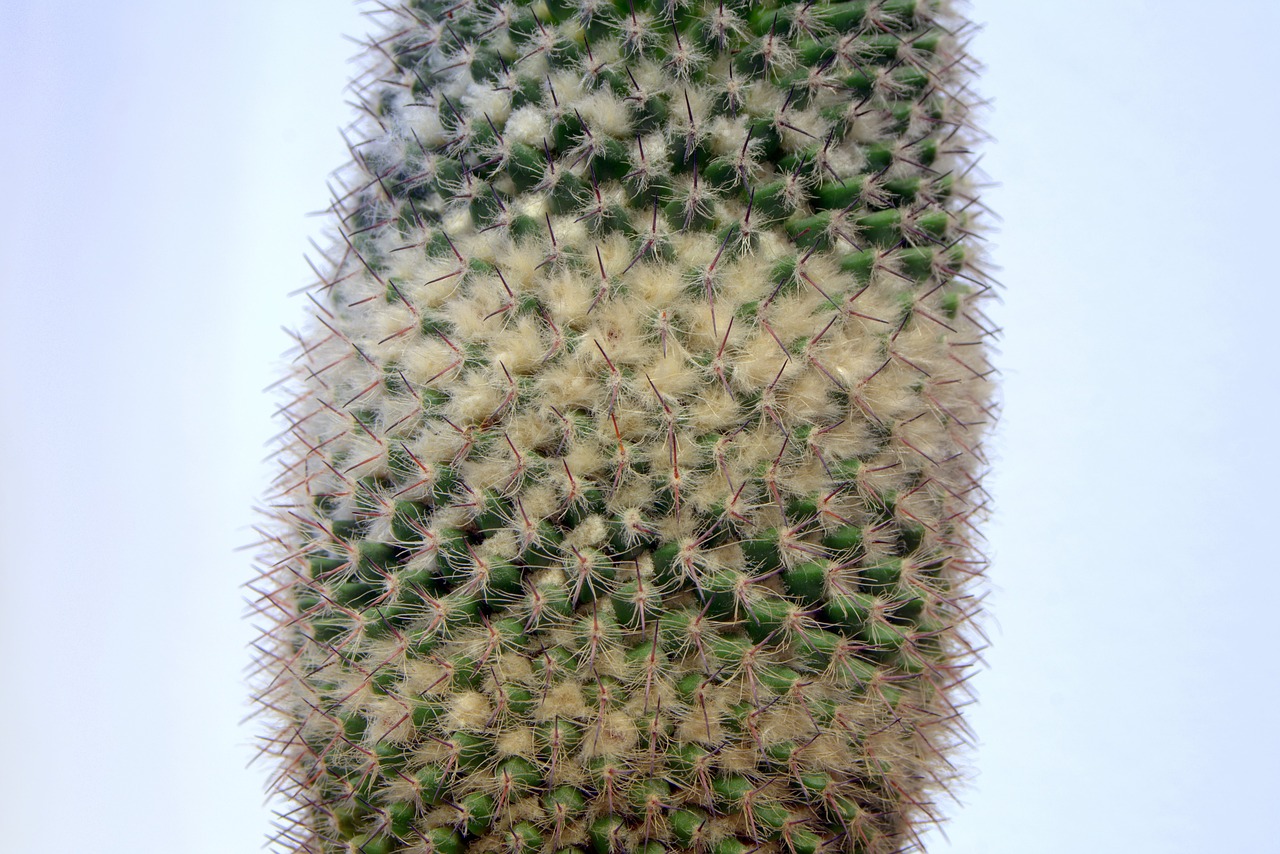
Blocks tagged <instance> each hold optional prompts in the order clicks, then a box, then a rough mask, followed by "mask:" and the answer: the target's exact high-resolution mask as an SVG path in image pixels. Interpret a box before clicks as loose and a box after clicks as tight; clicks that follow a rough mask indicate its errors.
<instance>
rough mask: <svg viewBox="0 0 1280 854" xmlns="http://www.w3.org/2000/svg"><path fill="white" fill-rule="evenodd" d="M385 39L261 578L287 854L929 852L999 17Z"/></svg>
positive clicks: (315, 295)
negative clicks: (919, 847)
mask: <svg viewBox="0 0 1280 854" xmlns="http://www.w3.org/2000/svg"><path fill="white" fill-rule="evenodd" d="M379 6H380V11H379V14H380V15H381V16H382V17H383V18H384V19H385V20H384V21H383V23H384V25H385V28H384V32H383V34H382V35H381V36H380V37H378V39H377V40H376V42H375V43H374V44H373V49H372V50H371V51H370V56H371V57H372V60H371V63H370V64H371V66H372V67H371V69H370V71H369V72H368V73H367V74H366V76H364V77H362V78H361V79H359V80H357V81H356V84H355V87H354V91H355V92H356V95H357V96H358V99H359V102H360V104H359V106H360V108H361V112H362V116H363V118H362V120H361V124H360V132H361V133H362V134H363V137H362V138H361V140H360V141H359V142H357V143H354V144H353V147H352V151H353V155H354V163H353V165H352V167H351V169H350V171H349V173H348V174H347V176H346V183H345V186H344V188H343V189H342V191H341V192H340V193H339V198H338V200H337V201H336V203H335V209H336V211H337V213H338V216H339V217H340V220H339V221H340V229H341V233H340V235H339V236H338V239H337V240H336V244H335V245H336V246H337V247H339V248H338V250H336V251H335V254H334V256H333V257H332V258H330V259H329V266H328V269H327V270H326V271H325V273H324V279H323V281H322V282H320V283H319V285H318V286H317V287H316V288H315V290H314V291H313V292H312V294H311V297H312V301H313V303H314V306H315V310H314V322H312V323H311V324H310V329H309V331H308V332H306V333H304V334H303V335H301V336H300V341H301V342H302V343H301V345H300V347H299V349H298V352H297V359H296V361H295V365H296V373H295V376H294V379H293V387H292V390H293V393H295V395H296V396H295V397H293V398H292V399H291V400H290V401H288V403H287V404H286V406H285V414H286V418H287V419H288V422H289V423H288V429H287V437H286V441H285V442H284V443H283V445H282V449H281V454H280V459H281V461H282V469H281V474H280V478H279V491H278V494H277V495H275V496H274V497H273V499H272V505H273V507H274V509H275V510H276V512H277V516H278V520H279V521H278V524H277V525H276V528H275V530H274V532H273V535H272V542H273V543H274V544H275V545H277V546H278V547H279V549H280V551H281V553H280V555H279V557H278V559H277V560H274V561H272V562H271V563H270V565H269V566H268V567H267V568H266V569H265V571H264V573H263V576H262V578H261V579H260V581H259V588H260V591H261V593H262V595H263V598H262V600H261V601H262V610H263V611H264V612H266V613H270V614H271V615H272V617H273V620H274V622H275V626H274V627H273V628H272V629H270V630H269V631H268V633H267V636H266V638H265V639H264V643H263V648H264V649H265V650H266V653H265V654H266V662H267V664H268V667H267V670H268V671H269V674H270V684H269V685H268V686H267V687H266V688H265V690H264V692H263V695H262V701H263V703H264V704H265V705H266V707H267V708H269V709H270V710H271V712H272V713H273V715H274V716H275V717H276V718H277V720H278V721H279V723H280V729H279V731H278V732H276V733H274V734H273V736H272V738H271V741H270V744H271V745H272V746H273V748H274V749H275V750H276V751H277V752H278V753H280V754H281V756H282V764H281V769H282V770H281V772H280V774H279V776H278V778H277V780H276V788H277V790H278V791H279V792H281V793H283V794H284V795H286V796H288V797H290V798H292V799H293V801H294V802H295V804H296V808H295V809H292V810H290V811H287V812H284V813H283V814H282V824H281V832H280V834H279V836H278V837H277V840H276V843H277V846H278V847H279V848H280V849H281V850H289V851H308V852H316V854H321V852H324V854H329V852H364V854H384V852H385V854H391V852H442V854H462V852H482V851H483V852H489V851H498V852H512V854H514V852H571V853H572V854H586V852H597V854H611V852H655V854H656V852H666V851H690V852H695V851H696V852H710V853H711V854H745V852H793V854H818V852H827V851H847V852H866V854H878V853H879V852H893V851H900V850H905V849H907V848H910V847H912V846H913V845H915V844H916V841H917V839H918V833H919V830H920V828H921V827H922V826H924V825H925V824H926V823H928V822H931V821H934V820H936V819H937V818H938V815H937V812H936V810H935V808H934V806H933V803H934V798H935V796H936V795H937V794H938V793H939V792H940V791H942V790H943V789H944V788H945V786H946V784H947V782H948V780H949V779H950V778H951V776H952V771H951V770H950V768H951V766H950V763H949V762H948V759H947V757H948V755H949V754H948V751H949V750H950V748H952V747H953V746H954V744H955V743H956V742H957V741H960V740H962V735H963V733H962V725H961V724H960V723H959V717H958V714H957V706H958V705H960V703H959V700H960V699H961V698H962V697H963V687H962V686H963V682H964V676H965V674H966V670H965V668H966V667H967V666H968V665H969V664H970V663H971V659H972V648H971V646H970V645H969V642H968V640H967V639H966V633H965V631H964V627H965V624H966V622H967V620H968V618H969V617H970V616H971V615H972V613H973V611H974V599H975V595H974V591H973V589H972V587H971V583H970V582H971V580H972V579H973V578H974V577H976V576H977V575H978V574H979V573H980V571H981V568H982V558H981V556H980V555H979V554H978V552H977V551H976V550H975V548H974V547H973V544H972V542H971V540H972V539H973V537H974V535H973V533H972V525H973V522H974V520H975V518H976V517H977V516H978V515H980V512H981V509H982V506H983V497H982V495H983V493H982V491H981V487H980V485H979V481H978V478H979V476H980V474H981V470H982V468H983V465H982V457H981V451H980V440H981V438H982V435H983V431H984V429H985V427H984V425H985V423H986V422H987V421H988V420H989V414H988V413H989V409H990V405H989V403H988V400H987V398H988V376H989V374H990V369H989V367H988V365H987V363H986V361H985V355H984V352H985V351H984V346H983V344H984V339H985V338H986V337H987V336H988V335H989V327H988V325H987V324H986V323H985V321H984V320H983V317H982V314H981V311H980V306H981V300H982V297H983V295H984V293H985V291H986V290H987V286H986V284H985V282H986V279H985V278H984V276H983V274H982V271H981V267H980V264H979V260H978V257H977V256H978V252H977V248H976V246H975V244H974V241H973V240H972V239H971V238H970V236H969V235H970V232H971V231H972V228H973V222H972V215H973V214H972V212H973V211H975V210H977V209H978V205H977V204H976V201H975V199H974V197H973V195H972V192H973V191H972V188H971V183H970V182H969V181H967V180H966V179H965V177H964V173H965V170H966V168H967V167H968V166H969V165H970V164H969V161H968V160H967V151H966V148H965V146H966V144H967V142H968V141H969V140H971V139H972V138H974V137H975V134H973V133H972V132H970V130H969V126H968V114H969V113H968V108H967V106H966V103H965V97H964V87H965V84H966V79H965V74H966V73H967V72H966V71H965V69H966V63H965V57H964V54H963V50H962V46H961V44H960V41H961V37H960V36H959V35H958V33H961V32H962V31H963V25H962V22H961V21H960V19H959V18H957V17H956V16H955V15H954V14H953V13H952V12H950V11H949V10H948V9H946V8H944V7H942V6H941V5H939V4H937V3H934V2H929V0H914V2H913V0H871V2H845V3H830V4H827V3H819V4H800V3H788V2H786V0H766V2H763V3H759V4H751V5H747V4H742V3H728V2H724V3H721V2H714V0H683V1H682V0H629V2H621V0H537V2H535V3H532V4H529V3H520V2H506V3H496V2H484V3H479V2H471V0H462V2H459V3H458V4H456V5H449V4H445V3H436V2H414V3H408V4H406V5H403V6H399V7H391V6H386V5H383V4H379Z"/></svg>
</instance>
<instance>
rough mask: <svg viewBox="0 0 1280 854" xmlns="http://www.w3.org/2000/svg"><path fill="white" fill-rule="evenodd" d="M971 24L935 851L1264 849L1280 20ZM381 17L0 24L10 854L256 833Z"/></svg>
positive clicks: (4, 797)
mask: <svg viewBox="0 0 1280 854" xmlns="http://www.w3.org/2000/svg"><path fill="white" fill-rule="evenodd" d="M971 8H972V14H973V16H974V17H975V18H976V19H978V20H980V21H985V22H986V29H985V31H984V32H982V33H981V34H980V35H979V36H978V37H977V38H976V39H975V41H974V51H975V53H976V54H977V56H978V57H979V58H980V59H982V60H983V61H984V62H985V63H986V64H987V65H988V71H987V73H986V75H985V76H984V77H983V78H982V79H981V81H980V82H979V83H978V90H979V91H980V92H981V93H983V94H984V95H986V96H988V97H990V98H991V99H993V100H994V102H995V104H994V109H993V110H992V111H991V113H990V115H989V117H988V119H987V120H986V126H987V127H988V128H989V129H990V131H991V132H992V134H993V135H994V136H995V137H996V138H997V140H998V142H997V143H996V144H993V145H991V146H989V147H988V149H987V156H986V159H985V160H984V161H983V164H984V167H985V169H986V171H987V172H988V173H989V174H991V175H992V176H994V177H995V178H996V179H998V180H999V181H1000V182H1002V186H1001V187H999V188H993V189H992V190H991V191H990V192H989V193H988V194H987V196H986V199H987V201H988V202H989V203H990V205H991V206H992V207H993V208H995V209H996V210H997V211H998V212H999V213H1000V214H1001V215H1002V216H1003V217H1004V220H1005V221H1004V223H1003V225H1002V227H1001V229H1000V231H999V232H998V233H996V234H994V235H992V239H993V241H994V243H995V255H996V258H997V259H998V260H999V261H1000V263H1001V264H1002V265H1003V267H1004V269H1003V271H1002V273H1001V274H1000V277H1001V280H1002V281H1003V282H1004V283H1005V285H1006V289H1005V291H1004V299H1005V302H1004V304H1003V305H1001V306H997V307H994V308H993V313H994V314H995V316H996V318H997V319H998V321H999V322H1000V323H1001V324H1002V325H1003V326H1004V327H1005V329H1006V336H1005V338H1004V339H1003V342H1002V353H1001V354H1000V355H999V357H998V359H999V364H1000V365H1001V366H1002V368H1003V369H1004V372H1005V391H1004V394H1005V398H1006V406H1005V417H1004V421H1003V424H1002V427H1001V431H1000V433H999V435H998V436H997V438H996V439H995V440H994V442H993V443H992V455H993V457H994V460H995V463H996V467H997V475H996V476H995V477H994V478H993V479H992V480H991V484H990V485H991V489H992V491H993V492H994V494H995V506H996V508H997V516H996V517H995V519H994V520H993V524H992V525H991V526H990V529H989V530H990V535H991V548H990V551H991V553H992V556H993V557H994V559H995V565H994V568H993V570H992V572H991V577H992V580H993V582H994V590H993V593H992V595H991V597H990V606H991V611H992V617H991V619H990V620H989V622H988V630H989V632H990V634H991V637H992V642H993V646H992V648H991V650H990V651H989V653H988V654H987V661H988V663H989V665H990V669H989V670H986V671H984V672H981V673H979V674H978V675H977V676H976V678H975V679H974V684H975V685H976V686H977V688H978V690H979V692H980V693H981V695H982V702H981V704H980V705H979V706H977V707H976V708H975V709H974V710H973V711H972V713H971V716H970V720H971V722H972V724H973V726H974V728H975V729H976V731H977V735H978V737H979V739H980V741H981V747H980V749H979V750H977V751H976V752H975V753H974V754H973V756H972V761H973V763H974V764H975V765H976V766H977V767H978V768H979V769H980V772H981V773H980V774H979V775H978V776H976V777H975V778H974V780H973V781H972V782H971V783H970V785H969V786H968V787H967V788H966V789H965V790H964V791H963V792H961V793H960V795H961V798H962V800H963V801H964V802H965V803H966V807H965V808H964V809H958V808H955V807H951V808H950V810H949V811H950V812H951V813H952V814H953V815H954V816H955V819H954V821H953V822H952V823H951V824H950V826H949V828H948V834H949V836H950V843H947V842H945V841H943V840H942V839H941V838H937V839H936V840H935V841H934V844H933V845H932V846H931V849H930V850H931V851H933V852H958V853H959V854H1041V852H1043V854H1068V852H1078V851H1089V852H1091V854H1109V852H1116V854H1121V853H1122V852H1123V854H1142V852H1153V854H1154V853H1155V852H1159V854H1197V852H1204V851H1214V852H1235V851H1251V852H1252V851H1259V852H1261V851H1267V850H1275V849H1276V845H1277V843H1276V842H1275V841H1274V838H1275V831H1274V827H1275V822H1274V819H1273V818H1272V813H1273V811H1274V810H1275V808H1276V803H1277V802H1280V770H1277V769H1278V768H1280V737H1278V736H1277V724H1276V722H1277V701H1278V700H1280V689H1278V688H1277V685H1278V684H1280V682H1278V677H1280V668H1278V667H1277V665H1276V661H1275V656H1276V631H1275V630H1274V629H1273V628H1272V626H1273V624H1274V623H1275V622H1276V613H1275V612H1276V610H1277V607H1278V603H1280V580H1278V578H1280V573H1278V572H1277V560H1276V553H1277V545H1276V535H1275V531H1276V527H1277V512H1276V511H1277V509H1278V507H1277V501H1276V498H1275V495H1276V490H1277V475H1278V474H1280V471H1278V468H1280V466H1278V464H1277V460H1276V451H1275V447H1274V446H1275V444H1276V440H1277V436H1278V435H1280V431H1278V430H1277V423H1276V422H1277V416H1278V415H1280V407H1277V404H1276V401H1275V398H1276V393H1277V390H1278V386H1280V382H1278V381H1277V380H1278V375H1280V347H1278V345H1277V337H1278V336H1277V334H1276V328H1277V320H1276V304H1275V302H1276V301H1275V297H1274V293H1275V290H1276V287H1277V276H1276V273H1275V265H1276V263H1277V261H1276V259H1277V258H1280V253H1278V252H1277V251H1276V249H1275V248H1274V246H1275V243H1276V221H1277V217H1278V216H1280V214H1278V213H1277V209H1278V205H1277V198H1278V191H1280V180H1278V179H1277V171H1276V164H1275V161H1274V157H1273V154H1272V149H1273V147H1274V146H1275V144H1276V143H1275V140H1276V136H1277V130H1278V121H1277V103H1278V102H1277V97H1276V91H1277V87H1280V62H1278V61H1277V56H1280V51H1278V50H1277V49H1276V42H1275V39H1276V33H1277V32H1280V11H1277V7H1276V6H1275V5H1274V4H1271V3H1263V2H1247V0H1223V2H1218V3H1214V4H1210V5H1206V4H1204V3H1202V2H1191V0H1167V2H1161V3H1156V2H1148V0H1125V2H1106V0H1080V2H1075V3H1071V4H1041V3H1030V2H1027V0H977V2H975V3H974V4H973V6H972V7H971ZM364 31H365V24H364V22H363V21H362V20H361V19H360V17H359V15H358V14H357V10H356V9H355V8H354V7H352V6H350V5H348V4H347V3H346V2H345V0H307V2H303V1H302V0H259V2H248V0H239V2H232V0H218V2H212V0H188V2H184V3H173V2H159V1H158V0H154V2H145V0H125V1H123V2H116V3H112V4H109V8H108V4H99V3H88V2H81V3H57V4H54V3H21V4H19V3H4V4H3V6H2V7H0V92H2V93H3V113H2V114H3V118H4V122H3V126H4V130H3V131H0V163H2V164H3V167H2V169H3V175H4V179H5V180H4V182H3V186H4V187H5V192H4V196H3V213H2V214H0V218H2V222H0V351H2V352H0V355H2V356H3V361H2V362H0V364H3V366H4V367H3V370H2V371H0V584H2V586H0V655H2V656H3V659H2V661H3V664H2V665H0V699H2V701H3V705H2V706H0V723H2V728H0V732H2V733H3V739H4V741H3V765H0V827H2V828H3V830H2V831H0V840H3V841H2V842H0V847H3V849H4V850H6V851H14V852H28V851H31V852H36V851H39V852H42V854H71V852H81V851H94V852H101V854H113V852H130V854H136V852H158V854H159V853H160V852H163V854H172V852H184V854H187V852H190V854H232V852H248V851H255V850H258V848H259V846H260V844H261V840H262V837H263V833H264V831H265V829H266V828H267V826H268V822H269V812H268V811H267V810H266V809H265V808H264V807H263V805H262V796H261V791H260V787H261V784H262V781H263V780H264V776H265V773H266V769H265V768H264V767H261V766H258V767H255V768H253V769H250V770H249V771H245V770H244V765H245V763H246V762H247V761H248V759H249V757H250V756H251V754H252V746H251V743H252V739H253V736H254V732H255V731H254V730H253V729H252V728H251V727H249V728H245V727H238V726H237V720H238V719H239V718H240V717H241V716H242V715H243V714H244V713H245V712H246V711H247V708H248V707H247V705H246V703H245V702H244V700H243V697H244V694H245V689H244V687H243V682H242V679H243V674H242V669H243V667H244V666H245V665H246V663H247V662H248V660H249V655H248V653H247V652H246V651H245V644H246V643H248V641H249V640H250V639H251V637H252V631H251V629H250V627H249V626H248V625H247V624H245V623H243V622H241V621H240V619H239V617H240V613H241V597H242V595H243V592H242V591H241V590H240V589H239V585H240V584H241V583H242V582H244V581H246V580H247V579H248V578H249V577H250V574H251V571H250V569H249V555H248V554H246V553H244V552H236V551H234V549H235V548H236V547H237V546H239V545H243V544H246V543H249V542H251V541H252V540H253V538H254V535H253V533H252V530H251V526H252V525H253V524H254V522H255V521H256V520H255V518H254V516H253V515H252V514H251V513H250V511H249V510H248V509H247V508H248V507H250V506H251V505H252V503H253V502H254V500H255V498H256V497H257V496H258V495H259V494H260V493H261V492H262V489H263V486H264V484H265V482H266V478H267V473H268V471H269V468H268V467H267V466H266V465H265V464H262V463H260V459H261V458H262V456H263V455H264V453H265V439H266V437H267V436H268V435H269V434H270V433H271V432H272V431H273V429H274V425H273V424H272V423H271V421H270V420H269V419H270V411H271V399H270V398H269V397H268V396H266V395H263V394H262V393H261V391H260V390H261V389H262V388H263V387H265V386H266V385H268V384H269V383H270V382H271V381H273V380H274V379H275V378H276V376H278V371H279V360H278V356H279V354H280V353H281V352H282V351H283V350H284V349H285V348H286V346H287V339H286V338H285V336H284V334H283V333H282V332H280V330H279V327H280V326H282V325H294V324H296V323H297V322H298V320H299V318H300V317H301V315H302V310H303V306H302V305H301V303H300V301H299V300H298V299H297V298H293V299H290V298H288V297H286V294H287V293H288V292H289V291H292V290H295V289H296V288H298V287H301V286H303V285H305V284H307V283H308V278H309V276H308V271H307V268H306V266H305V264H304V263H303V262H302V254H303V252H304V251H307V249H308V246H307V238H308V237H310V236H319V234H320V230H321V221H320V220H317V219H308V218H306V217H304V214H305V213H306V212H308V211H313V210H317V209H319V208H321V207H323V206H324V204H325V203H326V190H325V187H324V177H325V175H326V174H327V173H328V172H329V171H330V170H331V169H332V168H333V167H335V166H337V165H338V164H339V163H341V162H342V160H343V159H344V157H345V154H344V148H343V144H342V142H341V139H340V138H339V136H338V134H337V131H336V128H337V127H338V126H339V125H340V124H343V123H345V122H346V120H347V119H348V117H349V115H350V112H349V110H348V108H347V107H345V106H344V105H343V103H342V102H343V97H344V96H343V93H342V87H343V85H344V83H345V81H346V79H347V75H348V71H349V67H348V66H347V65H346V63H345V60H346V58H347V57H348V56H350V55H351V54H352V53H353V51H354V47H353V45H352V44H351V43H350V42H347V41H344V40H343V39H342V38H341V37H340V35H341V34H342V33H350V34H361V33H363V32H364Z"/></svg>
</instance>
